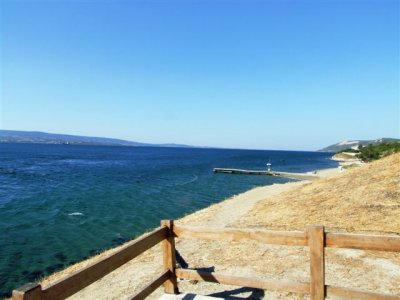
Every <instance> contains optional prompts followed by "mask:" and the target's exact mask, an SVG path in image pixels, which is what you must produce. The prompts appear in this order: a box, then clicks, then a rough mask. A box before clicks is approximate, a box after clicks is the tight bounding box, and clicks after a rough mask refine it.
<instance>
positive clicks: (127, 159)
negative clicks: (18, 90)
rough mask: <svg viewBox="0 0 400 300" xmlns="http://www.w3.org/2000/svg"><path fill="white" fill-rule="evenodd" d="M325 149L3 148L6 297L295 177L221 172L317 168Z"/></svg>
mask: <svg viewBox="0 0 400 300" xmlns="http://www.w3.org/2000/svg"><path fill="white" fill-rule="evenodd" d="M330 157H331V154H329V153H322V152H300V151H267V150H265V151H264V150H236V149H210V148H162V147H122V146H121V147H119V146H87V145H49V144H12V143H2V144H0V297H5V296H9V295H10V292H11V290H12V289H14V288H16V287H18V286H20V285H22V284H25V283H27V282H34V281H37V280H39V279H40V278H42V277H43V276H46V275H48V274H51V273H53V272H55V271H58V270H61V269H63V268H65V267H67V266H69V265H71V264H73V263H75V262H78V261H80V260H82V259H85V258H88V257H90V256H93V255H95V254H97V253H99V252H101V251H103V250H104V249H108V248H110V247H114V246H117V245H120V244H122V243H124V242H126V241H128V240H130V239H133V238H135V237H137V236H139V235H141V234H142V233H144V232H145V231H147V230H149V229H151V228H155V227H157V226H158V225H159V223H160V220H162V219H177V218H180V217H183V216H184V215H187V214H190V213H192V212H194V211H196V210H199V209H202V208H205V207H207V206H209V205H211V204H213V203H217V202H220V201H222V200H224V199H226V198H228V197H231V196H233V195H235V194H239V193H242V192H244V191H246V190H249V189H251V188H254V187H257V186H265V185H272V184H275V183H285V182H288V181H290V179H285V178H278V177H271V176H256V175H234V174H216V173H213V168H216V167H225V168H241V169H252V170H265V169H266V164H267V163H271V164H272V170H276V171H288V172H308V171H313V170H316V169H324V168H332V167H337V163H336V162H335V161H332V160H330Z"/></svg>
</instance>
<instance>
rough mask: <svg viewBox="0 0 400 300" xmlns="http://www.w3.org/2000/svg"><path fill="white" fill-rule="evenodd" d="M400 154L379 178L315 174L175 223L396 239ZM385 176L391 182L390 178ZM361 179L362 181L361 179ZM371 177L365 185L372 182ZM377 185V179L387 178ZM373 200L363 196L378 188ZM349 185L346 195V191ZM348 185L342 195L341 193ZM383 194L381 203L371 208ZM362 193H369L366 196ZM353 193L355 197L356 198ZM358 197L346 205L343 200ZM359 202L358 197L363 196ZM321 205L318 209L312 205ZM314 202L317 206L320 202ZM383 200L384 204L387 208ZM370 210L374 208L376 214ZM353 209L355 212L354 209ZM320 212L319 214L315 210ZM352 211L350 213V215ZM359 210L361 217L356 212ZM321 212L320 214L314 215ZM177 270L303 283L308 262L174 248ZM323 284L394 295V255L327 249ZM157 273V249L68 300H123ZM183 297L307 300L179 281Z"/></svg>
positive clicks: (297, 257)
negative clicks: (315, 229)
mask: <svg viewBox="0 0 400 300" xmlns="http://www.w3.org/2000/svg"><path fill="white" fill-rule="evenodd" d="M399 159H400V155H397V156H392V157H391V158H390V159H386V160H385V161H384V162H383V163H380V173H379V172H378V173H379V174H377V173H376V172H374V170H375V168H376V165H374V164H376V163H374V164H371V165H365V166H361V167H359V168H356V169H352V170H348V171H345V172H343V173H340V172H339V170H338V169H329V170H323V171H319V172H318V173H317V174H318V175H319V176H320V179H317V180H314V181H312V182H310V181H297V182H290V183H286V184H274V185H271V186H265V187H258V188H255V189H252V190H250V191H247V192H245V193H242V194H239V195H236V196H234V197H232V198H229V199H227V200H225V201H222V202H220V203H217V204H214V205H212V206H210V207H208V208H206V209H203V210H200V211H197V212H195V213H193V214H190V215H188V216H185V217H184V218H182V219H180V220H177V221H176V222H177V223H179V224H187V225H199V226H200V225H201V226H209V227H221V228H222V227H240V228H258V229H290V230H296V229H301V230H303V229H304V228H305V227H306V226H307V225H310V224H324V225H326V226H327V229H328V230H330V231H346V232H368V233H371V232H373V233H382V234H397V235H398V234H400V232H399V231H398V228H399V222H400V221H398V220H397V221H395V222H394V221H393V220H396V219H398V218H397V217H396V216H398V214H399V212H400V205H399V202H398V201H399V199H400V198H399V195H398V193H397V194H396V192H395V191H396V190H397V188H398V187H399V186H400V185H399V178H398V177H397V178H393V172H394V174H399V173H398V170H397V169H396V168H395V170H394V171H393V163H397V162H399ZM389 173H390V174H391V175H390V174H389ZM364 174H366V175H365V176H364ZM371 174H374V175H373V176H375V178H372V179H371V178H370V177H371V176H372V175H371ZM385 176H388V178H389V177H390V178H389V179H388V180H386V181H385V182H381V183H380V182H379V179H382V178H383V179H386V177H385ZM363 180H364V181H365V180H372V181H371V182H375V181H376V180H378V182H376V186H377V187H379V186H380V187H381V190H379V189H378V191H376V193H377V194H373V195H369V194H367V192H366V190H365V188H366V186H367V187H368V186H370V188H371V191H373V190H374V189H375V188H376V187H375V186H371V183H369V182H364V181H363ZM349 185H351V187H352V188H349ZM346 186H348V189H347V190H344V189H345V187H346ZM382 190H383V191H384V192H385V193H386V195H385V197H381V198H382V201H381V202H379V203H378V202H377V201H374V202H373V203H369V202H370V201H372V200H370V199H373V198H374V197H375V196H376V195H379V193H381V195H382ZM371 191H368V193H372V192H371ZM358 193H359V194H358ZM350 194H351V195H353V196H354V195H358V196H359V198H358V199H355V200H349V199H350V198H349V199H347V198H346V197H353V196H350ZM362 195H364V197H362ZM317 198H318V199H320V202H317V200H315V199H317ZM318 201H319V200H318ZM385 201H386V202H385ZM371 205H375V207H376V209H375V210H374V212H372V211H371ZM355 207H357V209H356V210H355ZM316 208H319V209H316ZM351 209H353V211H352V210H351ZM357 210H359V211H358V212H357ZM320 212H321V213H320ZM176 248H177V250H178V252H179V256H181V257H182V258H183V261H184V262H183V263H182V262H181V265H182V267H189V268H203V269H207V270H209V271H211V270H212V271H215V272H218V273H222V274H230V275H237V276H251V277H258V278H274V279H283V280H293V281H298V282H307V281H308V280H309V269H308V268H309V257H308V249H307V248H306V247H285V246H270V245H263V244H258V243H254V242H246V243H225V242H212V241H199V240H179V239H177V241H176ZM117 249H118V248H114V249H111V250H108V251H106V252H104V253H102V254H100V255H98V256H96V257H92V258H90V259H89V260H86V261H83V262H80V263H78V264H76V265H73V266H71V267H69V268H67V269H66V270H64V271H62V272H59V273H56V274H54V275H52V276H50V277H48V278H46V279H45V280H44V281H43V282H42V285H44V286H45V285H47V284H48V283H50V282H52V281H54V280H56V279H59V278H61V277H62V276H63V275H66V274H69V273H71V272H73V271H74V270H77V269H79V268H81V267H83V266H85V265H88V264H89V263H92V262H94V261H96V260H97V259H99V258H101V257H103V256H104V255H107V254H109V253H112V252H114V251H116V250H117ZM326 252H327V253H326V255H327V265H326V272H327V273H326V274H327V275H326V282H327V284H332V285H339V286H345V287H353V288H359V289H362V290H367V291H368V290H369V291H375V292H386V293H391V294H395V295H400V254H399V253H384V252H378V251H361V250H350V249H337V250H334V249H327V251H326ZM161 271H162V255H161V249H160V245H157V246H155V247H154V248H152V249H151V250H150V251H147V252H146V253H144V254H142V255H141V256H139V257H137V258H136V259H134V260H132V261H130V262H129V263H127V264H125V265H123V266H122V267H120V268H119V269H117V270H115V271H114V272H112V273H110V274H108V275H107V276H105V277H103V278H102V279H101V280H98V281H97V282H95V283H93V284H92V285H90V286H88V287H87V288H85V289H83V290H81V291H80V292H79V293H77V294H75V295H73V296H72V297H70V299H127V298H129V296H131V295H133V294H134V293H135V291H136V290H137V289H138V288H140V287H143V286H144V285H146V283H147V282H148V281H150V280H151V279H152V278H153V277H155V276H156V275H158V274H160V273H161ZM179 288H180V291H181V292H191V293H196V294H202V295H214V296H219V297H224V298H226V297H243V298H248V297H251V298H252V299H308V297H307V296H304V295H301V294H292V293H278V292H274V291H262V290H254V289H246V288H240V287H233V286H225V285H218V284H214V283H203V282H201V283H200V282H199V283H195V282H188V281H181V282H179ZM162 294H163V289H162V288H159V289H158V290H156V291H155V292H154V293H153V294H152V295H151V296H150V297H149V299H158V298H159V297H160V296H161V295H162Z"/></svg>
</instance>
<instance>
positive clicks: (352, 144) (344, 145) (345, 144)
mask: <svg viewBox="0 0 400 300" xmlns="http://www.w3.org/2000/svg"><path fill="white" fill-rule="evenodd" d="M392 142H400V139H393V138H381V139H376V140H352V141H342V142H339V143H336V144H333V145H330V146H328V147H325V148H322V149H320V150H318V151H321V152H338V151H340V150H344V149H349V148H352V149H358V147H359V146H360V145H362V146H367V145H376V144H382V143H392Z"/></svg>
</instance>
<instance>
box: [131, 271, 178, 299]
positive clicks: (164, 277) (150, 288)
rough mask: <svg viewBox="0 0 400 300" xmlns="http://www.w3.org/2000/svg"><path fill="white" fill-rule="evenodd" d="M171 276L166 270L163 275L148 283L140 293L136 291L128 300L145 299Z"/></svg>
mask: <svg viewBox="0 0 400 300" xmlns="http://www.w3.org/2000/svg"><path fill="white" fill-rule="evenodd" d="M171 275H172V274H171V272H170V271H169V270H166V271H165V272H164V273H162V274H161V275H160V276H158V277H157V278H156V279H154V280H153V281H152V282H151V283H149V284H148V285H146V286H145V287H144V288H142V289H141V290H140V291H138V292H137V293H136V294H135V295H133V296H132V298H130V300H142V299H145V298H146V297H147V296H148V295H150V294H151V293H152V292H154V291H155V290H156V289H157V288H158V287H159V286H161V285H162V284H163V283H164V282H165V281H167V280H168V278H169V277H170V276H171Z"/></svg>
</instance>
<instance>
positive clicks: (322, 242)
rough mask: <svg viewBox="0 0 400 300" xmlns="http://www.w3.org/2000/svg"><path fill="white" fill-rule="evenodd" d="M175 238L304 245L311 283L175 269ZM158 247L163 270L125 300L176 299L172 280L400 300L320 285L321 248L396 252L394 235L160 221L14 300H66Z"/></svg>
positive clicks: (399, 299)
mask: <svg viewBox="0 0 400 300" xmlns="http://www.w3.org/2000/svg"><path fill="white" fill-rule="evenodd" d="M175 238H196V239H205V240H218V241H234V242H240V241H244V240H252V241H257V242H260V243H265V244H273V245H286V246H307V247H309V250H310V282H291V281H282V280H265V279H257V278H247V277H238V276H229V275H222V274H216V273H212V272H204V271H197V270H189V269H177V268H176V258H175ZM160 242H162V249H163V261H164V269H165V270H164V271H163V272H162V274H160V275H159V276H157V277H156V278H155V279H154V280H153V281H151V282H150V283H149V284H148V285H147V286H145V287H144V288H143V289H141V290H140V291H138V292H137V293H136V294H135V295H133V296H132V297H131V298H130V299H134V300H138V299H144V298H146V297H147V296H148V295H150V294H151V293H152V292H153V291H154V290H156V289H157V288H158V287H159V286H161V285H162V284H164V290H165V292H166V293H170V294H177V293H178V283H177V278H181V279H190V280H199V281H208V282H217V283H222V284H228V285H236V286H242V287H249V288H258V289H264V290H276V291H282V292H294V293H301V294H309V295H310V297H311V299H313V300H314V299H315V300H317V299H318V300H320V299H325V298H326V297H327V296H337V297H341V298H345V299H377V300H394V299H396V300H400V297H399V296H396V295H388V294H382V293H375V292H366V291H360V290H356V289H350V288H345V287H337V286H331V285H326V284H325V248H326V247H331V248H351V249H362V250H379V251H393V252H400V237H399V236H383V235H361V234H347V233H332V232H325V229H324V227H323V226H309V227H308V229H307V230H306V231H304V232H302V231H265V230H264V231H255V230H240V229H225V228H224V229H220V228H201V227H189V226H178V225H174V224H173V221H171V220H166V221H161V227H159V228H157V229H155V230H154V231H152V232H150V233H148V234H146V235H144V236H142V237H140V238H139V239H136V240H134V241H131V242H129V243H127V244H125V245H124V247H123V248H121V249H120V250H118V251H117V252H116V253H113V254H111V255H109V256H107V257H105V258H102V259H101V260H100V261H97V262H96V263H93V264H91V265H89V266H87V267H85V268H83V269H81V270H78V271H76V272H74V273H72V274H70V275H68V276H67V277H65V278H62V279H60V280H59V281H57V282H54V283H52V284H50V285H49V286H46V287H42V286H41V285H39V284H36V283H34V284H27V285H25V286H23V287H21V288H19V289H16V290H14V291H13V300H17V299H18V300H22V299H24V300H39V299H40V300H48V299H51V300H58V299H65V298H66V297H69V296H71V295H73V294H75V293H76V292H78V291H79V290H81V289H83V288H84V287H86V286H88V285H90V284H91V283H93V282H95V281H96V280H98V279H100V278H101V277H103V276H105V275H106V274H108V273H110V272H111V271H113V270H115V269H116V268H118V267H120V266H121V265H123V264H125V263H127V262H128V261H129V260H131V259H133V258H135V257H136V256H138V255H139V254H141V253H143V252H145V251H147V250H148V249H150V248H151V247H153V246H154V245H156V244H158V243H160Z"/></svg>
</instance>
